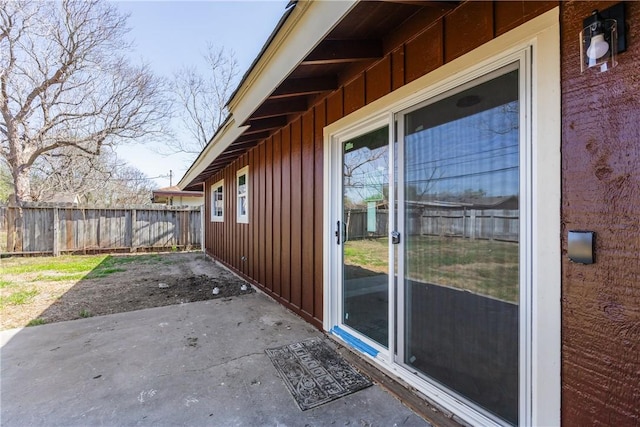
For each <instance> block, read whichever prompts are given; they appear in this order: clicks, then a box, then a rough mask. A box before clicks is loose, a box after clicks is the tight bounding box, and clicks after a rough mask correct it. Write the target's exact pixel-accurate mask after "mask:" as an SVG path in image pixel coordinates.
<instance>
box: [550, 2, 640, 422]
mask: <svg viewBox="0 0 640 427" xmlns="http://www.w3.org/2000/svg"><path fill="white" fill-rule="evenodd" d="M616 3H617V2H588V3H587V2H581V1H573V2H563V3H562V5H561V27H562V38H561V41H562V227H563V230H562V248H563V253H564V254H565V255H566V249H567V241H566V238H567V233H568V231H569V230H593V231H595V232H596V233H597V234H596V248H595V252H596V262H595V263H594V264H591V265H581V264H575V263H572V262H569V261H568V259H567V257H566V256H563V259H562V263H563V264H562V423H563V425H609V426H633V425H635V426H638V425H640V261H639V260H638V254H640V73H639V72H638V69H640V40H639V38H640V37H639V35H640V2H635V1H628V2H625V8H626V21H627V24H628V26H627V28H628V32H627V37H628V44H627V51H626V52H623V53H621V54H620V55H619V58H618V59H619V64H618V66H617V67H616V68H613V69H612V70H610V71H608V72H606V73H602V74H594V73H585V74H580V65H579V64H580V59H579V52H580V50H579V46H578V33H579V32H580V30H581V27H582V20H583V19H584V18H585V17H588V16H589V15H590V14H591V11H592V10H594V9H599V10H602V9H605V8H607V7H609V6H611V5H612V4H616Z"/></svg>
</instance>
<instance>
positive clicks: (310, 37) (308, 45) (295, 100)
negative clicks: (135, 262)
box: [178, 0, 460, 189]
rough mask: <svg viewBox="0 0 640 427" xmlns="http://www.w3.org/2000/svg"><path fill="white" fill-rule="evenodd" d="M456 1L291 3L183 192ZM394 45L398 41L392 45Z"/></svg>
mask: <svg viewBox="0 0 640 427" xmlns="http://www.w3.org/2000/svg"><path fill="white" fill-rule="evenodd" d="M459 3H460V2H458V1H451V2H446V1H432V2H430V1H424V2H368V1H362V2H358V1H355V0H348V1H347V0H345V1H340V2H329V1H298V2H295V3H294V2H291V3H290V4H289V5H287V6H288V9H287V10H286V12H285V14H284V15H283V17H282V19H281V20H280V22H279V23H278V26H277V27H276V29H275V31H274V32H273V33H272V35H271V36H270V38H269V39H268V41H267V43H266V44H265V46H264V48H263V49H262V51H261V52H260V54H259V55H258V57H257V58H256V60H255V61H254V62H253V64H252V66H251V68H250V69H249V71H248V72H247V73H246V74H245V75H244V77H243V79H242V81H241V83H240V85H239V86H238V88H237V89H236V91H235V92H234V93H233V95H232V97H231V99H230V100H229V102H228V108H229V112H230V113H229V116H228V117H227V119H226V120H225V122H224V123H223V124H222V125H221V126H220V128H219V129H218V130H217V132H216V133H215V135H214V136H213V137H212V138H211V140H210V141H209V143H208V144H207V146H206V147H205V148H204V150H203V151H202V152H201V153H200V155H199V156H198V158H197V159H196V160H195V162H194V163H193V164H192V165H191V167H190V168H189V170H188V171H187V172H186V174H185V175H184V176H183V178H182V179H181V181H180V182H179V184H178V186H179V187H180V188H181V189H194V188H197V187H198V186H200V185H201V184H202V183H203V182H204V181H205V180H206V179H207V178H209V177H210V176H212V175H213V174H215V173H217V172H219V171H220V170H222V169H223V168H224V167H226V166H227V165H229V164H230V163H231V162H233V161H234V160H236V159H237V158H238V157H240V156H242V155H243V154H244V153H246V152H247V151H248V150H250V149H251V148H253V147H254V146H255V145H257V144H258V143H259V142H260V141H262V140H264V139H266V138H268V137H269V136H270V135H271V134H273V133H274V132H276V131H278V130H279V129H281V128H282V127H284V126H286V125H287V123H288V122H290V121H291V120H293V119H294V118H295V117H297V116H299V115H300V114H302V113H304V112H305V111H307V110H308V109H309V108H311V107H312V106H313V105H314V104H315V102H316V101H317V100H318V99H319V97H324V96H326V95H327V94H329V93H331V92H333V91H336V90H337V89H338V88H339V87H340V86H341V85H343V84H345V83H347V82H344V81H339V80H340V79H339V77H338V76H340V75H350V74H351V73H349V72H347V73H345V71H350V70H352V69H354V68H357V69H362V70H364V69H366V68H367V67H369V66H371V64H373V63H375V62H376V61H378V60H380V59H382V58H383V57H384V55H385V54H386V53H388V52H390V51H392V50H393V49H394V47H395V45H392V44H388V43H383V42H382V38H383V36H385V35H387V34H388V33H390V32H393V30H394V29H396V28H401V27H402V25H401V24H402V23H403V22H405V21H407V20H408V19H409V18H411V17H413V16H416V15H419V16H420V17H421V18H423V19H421V21H423V22H424V24H425V25H427V24H428V23H430V22H435V21H437V20H438V19H439V18H440V17H442V16H443V15H445V14H446V13H448V12H450V11H451V10H453V9H454V8H455V7H457V6H458V4H459ZM392 41H393V40H392Z"/></svg>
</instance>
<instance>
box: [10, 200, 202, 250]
mask: <svg viewBox="0 0 640 427" xmlns="http://www.w3.org/2000/svg"><path fill="white" fill-rule="evenodd" d="M21 209H22V226H21V227H19V228H20V229H21V233H20V232H17V231H19V230H16V223H17V221H16V219H17V218H18V208H16V207H7V206H0V253H3V254H14V255H18V254H34V255H35V254H52V255H54V256H57V255H59V254H64V253H95V252H115V251H130V252H135V251H148V250H166V249H199V248H201V245H202V241H203V239H202V232H203V227H202V217H203V216H202V211H201V209H202V208H201V207H194V208H172V207H170V206H158V207H156V206H137V207H117V208H94V207H91V208H84V207H77V206H74V207H63V206H50V205H43V204H26V205H25V206H23V207H22V208H21Z"/></svg>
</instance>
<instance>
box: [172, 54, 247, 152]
mask: <svg viewBox="0 0 640 427" xmlns="http://www.w3.org/2000/svg"><path fill="white" fill-rule="evenodd" d="M203 59H204V60H205V63H206V65H207V68H208V70H209V73H208V74H207V75H205V76H203V75H201V74H200V73H199V72H198V71H197V69H196V68H195V67H183V68H181V69H180V70H178V71H177V72H176V73H175V74H174V79H173V87H172V88H173V92H174V94H175V97H176V99H177V101H178V105H179V107H180V108H181V112H180V113H179V116H180V118H181V119H182V125H183V127H184V129H185V130H186V131H187V133H188V134H189V135H190V136H191V138H189V139H183V138H173V139H172V140H171V141H170V142H169V143H168V144H167V147H166V148H167V149H168V150H169V151H171V152H172V153H186V154H190V155H198V154H200V152H201V151H202V149H203V148H204V147H205V146H206V145H207V143H208V142H209V139H210V138H211V137H212V136H213V134H214V133H215V131H216V130H217V129H218V128H219V127H220V126H221V125H222V123H223V121H224V120H225V118H226V117H227V114H228V111H227V108H226V103H227V101H228V100H229V97H230V95H231V93H232V91H233V89H234V87H235V83H236V77H237V76H238V61H237V60H236V58H235V54H234V53H233V51H230V50H225V49H224V48H222V47H215V46H213V45H212V44H208V45H207V51H206V53H205V54H204V56H203Z"/></svg>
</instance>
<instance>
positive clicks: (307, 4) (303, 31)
mask: <svg viewBox="0 0 640 427" xmlns="http://www.w3.org/2000/svg"><path fill="white" fill-rule="evenodd" d="M356 3H357V0H348V1H347V0H345V1H313V0H303V1H298V3H297V4H296V6H295V9H294V10H293V11H292V13H291V16H289V18H288V19H287V20H286V22H285V23H284V25H283V26H282V28H281V29H280V31H278V34H276V36H275V37H274V38H273V41H272V42H271V44H270V45H269V47H268V48H267V49H266V50H265V51H264V53H263V54H262V57H261V58H260V60H259V61H258V62H257V63H256V64H255V66H254V67H253V69H252V70H251V72H250V73H249V74H248V75H247V77H246V78H245V80H244V81H243V82H242V85H241V87H240V88H239V89H238V91H237V93H236V95H235V96H234V97H233V99H231V100H230V101H229V110H230V111H231V112H232V114H233V116H234V118H235V119H236V123H244V122H245V121H246V120H247V119H248V118H249V116H250V115H251V113H253V111H254V110H255V109H256V108H257V107H258V106H259V105H260V104H261V103H262V102H263V101H264V100H265V99H267V97H268V96H269V95H271V93H272V92H273V91H274V89H276V88H277V87H278V86H279V85H280V83H281V82H282V81H283V80H284V79H285V78H286V77H287V76H288V75H289V74H290V73H291V72H292V71H293V70H294V69H295V68H296V67H297V66H298V64H300V62H302V60H303V59H304V58H305V57H306V56H307V55H308V54H309V53H310V52H311V51H312V50H313V48H314V47H316V46H317V45H318V44H319V43H320V42H321V41H322V40H323V39H324V37H325V36H326V35H327V34H328V33H329V31H331V30H332V29H333V28H334V27H335V26H336V25H337V24H338V23H339V22H340V21H341V20H342V18H343V17H344V16H345V15H346V14H347V13H348V12H349V11H350V10H351V8H352V7H353V6H354V5H355V4H356Z"/></svg>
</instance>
